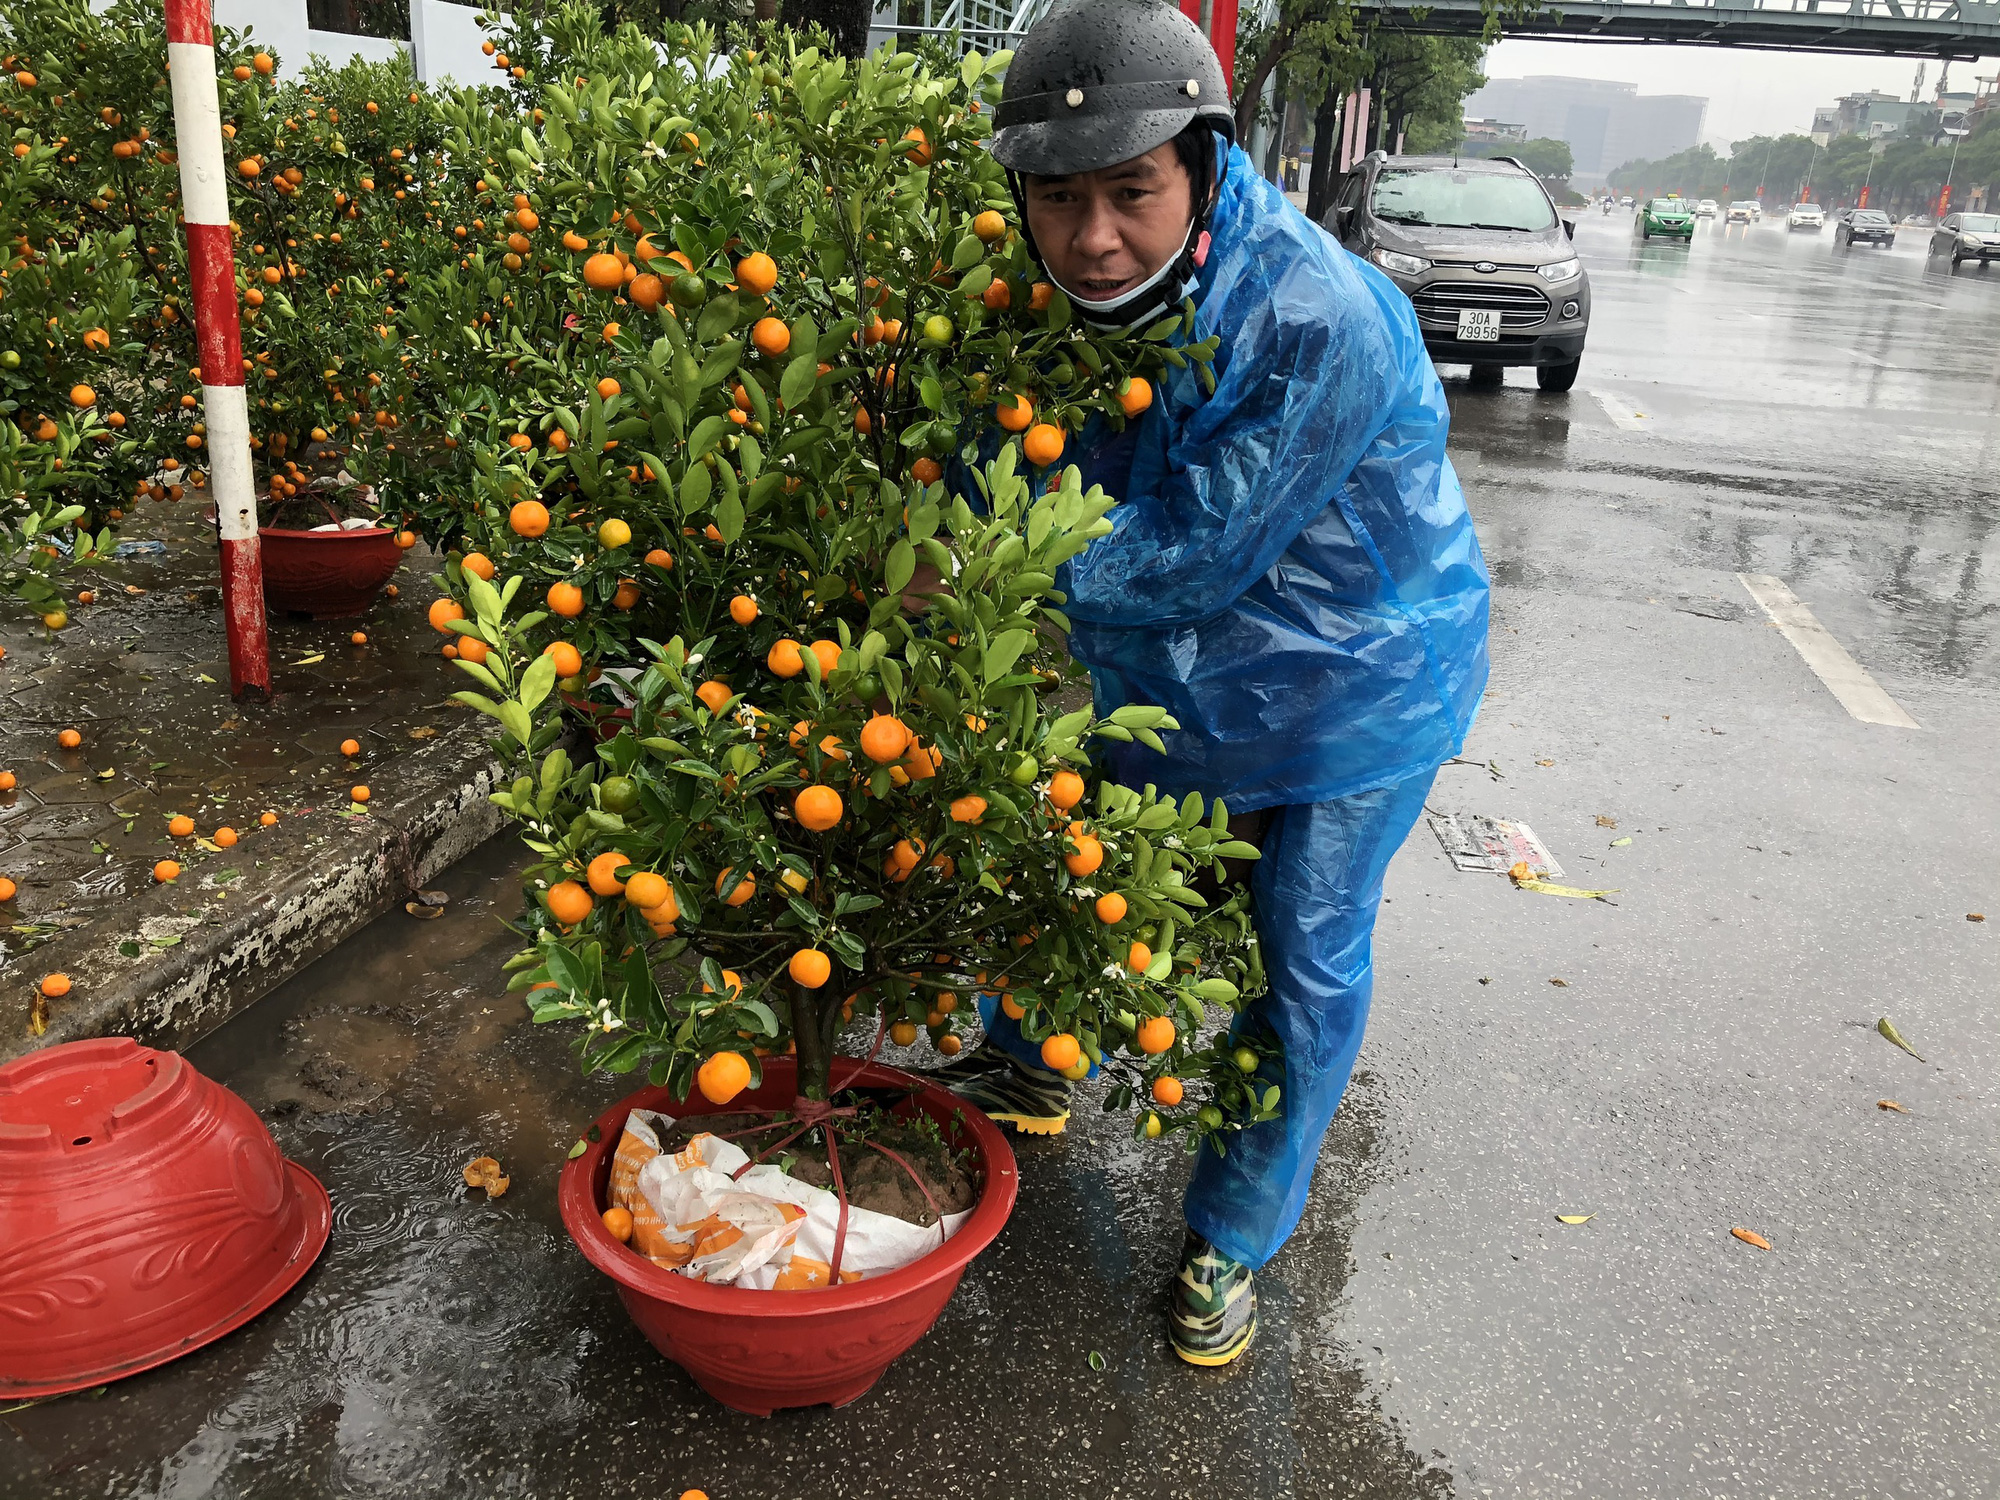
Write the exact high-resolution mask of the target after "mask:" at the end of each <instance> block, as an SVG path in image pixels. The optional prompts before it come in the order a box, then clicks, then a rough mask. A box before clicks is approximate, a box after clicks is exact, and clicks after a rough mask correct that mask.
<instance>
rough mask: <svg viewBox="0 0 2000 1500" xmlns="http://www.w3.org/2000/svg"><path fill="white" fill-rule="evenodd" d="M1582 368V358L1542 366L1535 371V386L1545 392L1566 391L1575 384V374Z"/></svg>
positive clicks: (1580, 356) (1579, 356)
mask: <svg viewBox="0 0 2000 1500" xmlns="http://www.w3.org/2000/svg"><path fill="white" fill-rule="evenodd" d="M1582 368H1583V356H1582V355H1581V354H1579V355H1578V356H1577V357H1576V358H1575V359H1572V360H1569V361H1568V362H1566V363H1564V364H1560V365H1542V366H1540V367H1539V368H1538V369H1537V370H1536V371H1535V384H1536V385H1538V386H1540V387H1541V388H1542V389H1543V390H1545V391H1566V390H1568V389H1569V388H1570V387H1571V386H1573V385H1575V384H1576V372H1577V371H1578V370H1580V369H1582Z"/></svg>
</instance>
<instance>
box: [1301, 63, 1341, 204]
mask: <svg viewBox="0 0 2000 1500" xmlns="http://www.w3.org/2000/svg"><path fill="white" fill-rule="evenodd" d="M1339 157H1340V88H1339V85H1337V84H1332V83H1329V84H1328V85H1327V87H1326V97H1325V98H1324V99H1322V100H1320V101H1319V112H1318V113H1317V114H1315V115H1314V116H1313V164H1312V175H1311V176H1310V177H1308V178H1307V179H1306V217H1307V218H1308V219H1311V220H1312V221H1313V223H1315V224H1317V223H1319V222H1320V220H1321V219H1322V218H1324V217H1325V215H1326V210H1327V207H1328V204H1329V203H1330V201H1331V200H1332V197H1333V179H1334V175H1335V173H1336V172H1337V171H1338V169H1339Z"/></svg>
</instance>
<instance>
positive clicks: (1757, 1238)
mask: <svg viewBox="0 0 2000 1500" xmlns="http://www.w3.org/2000/svg"><path fill="white" fill-rule="evenodd" d="M1729 1232H1730V1233H1731V1234H1733V1235H1735V1236H1736V1238H1738V1239H1739V1240H1741V1241H1743V1243H1744V1244H1746V1245H1755V1246H1756V1247H1757V1248H1758V1249H1759V1250H1768V1249H1770V1248H1771V1242H1770V1241H1769V1240H1767V1239H1765V1238H1764V1236H1763V1235H1761V1234H1759V1233H1758V1232H1757V1231H1756V1230H1754V1229H1732V1230H1730V1231H1729Z"/></svg>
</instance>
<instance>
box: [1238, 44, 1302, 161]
mask: <svg viewBox="0 0 2000 1500" xmlns="http://www.w3.org/2000/svg"><path fill="white" fill-rule="evenodd" d="M1295 35H1297V28H1296V27H1294V26H1281V27H1279V28H1278V29H1277V30H1276V31H1274V32H1272V33H1271V39H1270V40H1269V41H1268V42H1266V43H1265V44H1264V50H1263V51H1262V52H1260V53H1258V54H1257V62H1256V64H1255V66H1253V67H1252V68H1251V69H1250V76H1249V77H1248V78H1246V79H1245V80H1244V81H1243V92H1242V93H1240V94H1238V95H1237V96H1236V139H1237V140H1239V141H1247V140H1248V139H1250V127H1251V126H1252V125H1253V124H1255V123H1256V120H1257V100H1258V99H1259V98H1260V97H1261V96H1262V95H1263V92H1264V80H1265V79H1267V78H1269V77H1270V76H1271V70H1272V69H1273V68H1275V67H1277V65H1278V64H1279V63H1280V62H1281V61H1283V60H1284V56H1285V54H1286V53H1287V52H1289V51H1291V49H1292V38H1293V37H1294V36H1295Z"/></svg>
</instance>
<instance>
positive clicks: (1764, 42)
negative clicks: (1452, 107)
mask: <svg viewBox="0 0 2000 1500" xmlns="http://www.w3.org/2000/svg"><path fill="white" fill-rule="evenodd" d="M1248 3H1250V4H1255V3H1256V0H1248ZM1054 4H1055V0H921V3H920V4H911V3H909V0H904V3H903V4H901V5H899V4H898V0H878V5H877V8H876V13H875V17H874V28H873V29H872V31H871V33H870V37H869V40H870V44H871V46H872V45H876V44H879V43H881V42H883V41H886V40H888V38H889V37H890V36H892V35H896V34H899V33H900V34H904V35H909V34H923V33H930V34H933V35H947V34H950V33H954V32H956V33H957V34H958V35H960V36H961V37H962V38H963V43H964V45H966V46H968V47H975V48H977V49H978V50H980V51H982V52H990V51H997V50H998V49H1000V48H1003V47H1012V46H1014V45H1015V44H1016V43H1017V42H1018V41H1019V40H1020V37H1021V34H1022V33H1023V32H1025V31H1026V30H1027V29H1028V28H1029V27H1030V26H1032V25H1033V24H1034V23H1035V22H1036V21H1038V20H1040V19H1041V18H1042V17H1043V16H1044V15H1046V14H1047V13H1048V12H1049V11H1050V10H1051V9H1052V8H1053V7H1054ZM1355 4H1356V7H1357V9H1358V11H1359V13H1360V18H1361V19H1363V20H1364V21H1370V20H1372V21H1375V22H1377V23H1378V24H1380V25H1381V26H1383V27H1384V28H1386V29H1389V30H1394V31H1406V32H1419V33H1424V34H1427V35H1433V36H1439V35H1441V36H1479V35H1481V34H1483V32H1484V30H1485V27H1486V19H1487V5H1486V3H1482V0H1355ZM1181 8H1182V9H1183V10H1185V11H1187V12H1188V13H1189V14H1190V15H1191V16H1194V17H1195V19H1196V20H1197V21H1198V22H1201V23H1203V29H1204V30H1206V31H1208V32H1209V34H1210V36H1211V37H1212V38H1213V39H1214V40H1215V43H1216V51H1218V52H1219V53H1221V54H1222V56H1223V59H1224V63H1225V66H1226V65H1227V63H1228V61H1229V59H1230V58H1232V57H1233V56H1234V55H1235V41H1236V36H1235V30H1236V11H1237V0H1184V3H1183V4H1182V6H1181ZM1497 10H1498V15H1499V23H1500V31H1501V34H1502V35H1505V36H1531V37H1545V38H1549V39H1551V40H1558V41H1571V42H1679V43H1683V44H1690V45H1694V46H1709V47H1762V48H1766V49H1774V50H1779V51H1787V52H1859V53H1864V54H1874V55H1878V56H1879V55H1892V56H1900V57H1936V58H1945V59H1972V58H1979V57H1993V56H2000V0H1749V3H1744V0H1561V3H1558V4H1550V5H1542V6H1535V5H1533V4H1528V3H1520V0H1499V3H1498V6H1497ZM899 11H900V12H901V13H902V14H903V15H904V16H908V17H910V18H911V19H909V20H906V21H903V22H902V23H901V24H899V23H898V13H899ZM919 16H920V17H921V18H920V19H918V17H919Z"/></svg>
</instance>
